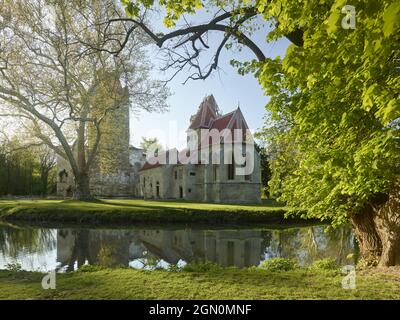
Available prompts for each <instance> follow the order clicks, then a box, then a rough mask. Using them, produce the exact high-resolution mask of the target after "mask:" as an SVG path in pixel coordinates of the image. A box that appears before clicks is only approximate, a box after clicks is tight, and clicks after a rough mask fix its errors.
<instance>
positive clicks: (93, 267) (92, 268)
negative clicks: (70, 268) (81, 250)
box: [78, 264, 107, 272]
mask: <svg viewBox="0 0 400 320" xmlns="http://www.w3.org/2000/svg"><path fill="white" fill-rule="evenodd" d="M104 269H107V268H106V267H104V266H100V265H96V264H93V265H92V264H84V265H83V266H81V267H80V268H79V269H78V272H96V271H100V270H104Z"/></svg>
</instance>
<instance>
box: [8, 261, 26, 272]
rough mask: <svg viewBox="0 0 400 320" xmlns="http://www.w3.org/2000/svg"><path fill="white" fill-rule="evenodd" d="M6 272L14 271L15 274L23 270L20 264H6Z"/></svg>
mask: <svg viewBox="0 0 400 320" xmlns="http://www.w3.org/2000/svg"><path fill="white" fill-rule="evenodd" d="M6 270H8V271H13V272H19V271H21V270H22V266H21V264H20V263H18V262H15V263H8V264H6Z"/></svg>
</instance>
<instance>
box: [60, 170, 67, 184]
mask: <svg viewBox="0 0 400 320" xmlns="http://www.w3.org/2000/svg"><path fill="white" fill-rule="evenodd" d="M58 176H59V178H60V182H66V181H65V180H66V179H67V178H68V172H67V171H66V170H65V169H64V170H63V171H60V173H59V174H58ZM64 179H65V180H64Z"/></svg>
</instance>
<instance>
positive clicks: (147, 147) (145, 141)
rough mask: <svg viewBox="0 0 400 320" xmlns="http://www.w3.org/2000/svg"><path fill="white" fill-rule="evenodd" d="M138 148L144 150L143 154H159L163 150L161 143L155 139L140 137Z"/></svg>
mask: <svg viewBox="0 0 400 320" xmlns="http://www.w3.org/2000/svg"><path fill="white" fill-rule="evenodd" d="M140 148H142V149H143V150H144V152H146V153H147V152H149V151H152V152H160V151H162V150H163V147H162V145H161V143H160V142H159V141H158V139H157V138H145V137H142V141H140Z"/></svg>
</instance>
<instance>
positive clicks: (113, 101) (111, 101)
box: [88, 72, 133, 196]
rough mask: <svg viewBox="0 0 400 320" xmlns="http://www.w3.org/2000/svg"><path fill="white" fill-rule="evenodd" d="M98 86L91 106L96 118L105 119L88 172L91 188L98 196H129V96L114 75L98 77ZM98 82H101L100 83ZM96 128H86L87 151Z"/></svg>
mask: <svg viewBox="0 0 400 320" xmlns="http://www.w3.org/2000/svg"><path fill="white" fill-rule="evenodd" d="M99 78H100V83H101V84H100V86H98V88H97V90H96V94H95V101H94V103H93V105H95V106H96V110H95V113H96V115H97V116H101V115H103V114H104V112H105V111H106V110H108V112H107V115H106V116H105V118H104V121H103V123H102V124H101V127H100V128H101V133H102V135H101V141H100V144H99V147H98V151H97V156H96V158H95V161H94V163H93V165H92V167H91V171H90V187H91V191H92V193H93V194H94V195H97V196H130V195H132V192H133V191H132V190H133V185H132V183H131V182H132V181H131V175H132V166H131V165H130V161H129V136H130V132H129V94H128V89H127V88H123V87H122V85H121V82H120V80H119V76H118V75H117V74H116V73H112V72H104V73H103V74H100V75H99ZM101 79H104V81H102V80H101ZM95 132H96V131H95V128H94V127H93V126H91V127H89V132H88V137H89V147H90V145H93V143H94V139H95V136H96V135H95Z"/></svg>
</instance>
